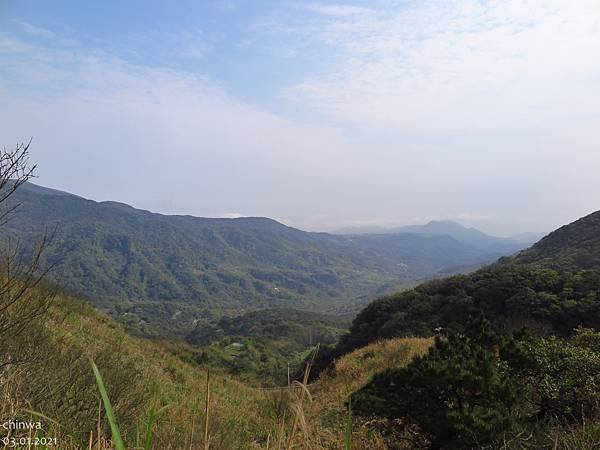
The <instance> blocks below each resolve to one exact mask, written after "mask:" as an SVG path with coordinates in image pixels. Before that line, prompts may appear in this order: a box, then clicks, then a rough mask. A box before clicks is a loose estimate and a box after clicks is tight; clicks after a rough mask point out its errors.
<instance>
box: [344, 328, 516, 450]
mask: <svg viewBox="0 0 600 450" xmlns="http://www.w3.org/2000/svg"><path fill="white" fill-rule="evenodd" d="M502 344H503V342H502V340H501V339H500V338H499V337H498V336H496V335H495V334H494V333H493V332H491V329H490V324H489V323H488V322H487V321H485V320H478V321H476V322H474V323H473V324H472V325H471V326H470V327H469V328H468V330H467V332H466V333H465V334H452V335H450V336H448V338H447V339H442V338H437V339H436V341H435V345H434V346H433V347H432V348H431V349H430V350H429V352H428V353H427V354H426V355H425V356H423V357H418V358H416V359H415V360H414V361H413V362H412V363H411V364H409V365H408V366H406V367H405V368H401V369H392V370H387V371H385V372H383V373H381V374H379V375H377V376H375V378H374V379H373V380H372V381H371V383H369V384H368V385H367V386H366V387H365V388H363V389H362V390H360V391H359V392H358V393H357V394H355V398H354V399H353V400H354V405H355V408H356V409H357V410H358V411H359V412H361V413H363V414H367V415H369V414H375V415H378V416H382V417H386V418H390V419H401V421H402V423H404V424H405V425H407V424H416V425H418V426H419V428H420V429H421V431H422V432H423V433H425V434H426V435H427V437H428V438H429V439H430V442H431V447H432V448H441V447H442V446H443V447H444V448H457V449H464V448H471V447H479V446H481V445H483V444H485V443H488V442H491V441H492V440H493V439H494V437H495V436H496V435H497V434H498V433H499V432H501V431H506V430H510V429H512V428H513V427H514V425H515V417H516V416H517V414H515V409H517V408H518V407H519V405H520V402H521V399H522V397H523V393H524V388H523V386H522V384H521V383H519V381H518V380H517V379H516V378H513V377H511V376H510V370H509V367H508V366H507V364H506V362H505V361H502V360H501V359H500V358H499V349H500V345H502Z"/></svg>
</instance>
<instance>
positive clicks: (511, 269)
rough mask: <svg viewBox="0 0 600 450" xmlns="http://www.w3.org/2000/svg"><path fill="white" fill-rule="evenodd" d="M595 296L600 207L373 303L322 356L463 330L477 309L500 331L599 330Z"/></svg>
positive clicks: (599, 289) (599, 279) (599, 274)
mask: <svg viewBox="0 0 600 450" xmlns="http://www.w3.org/2000/svg"><path fill="white" fill-rule="evenodd" d="M599 293H600V211H597V212H595V213H592V214H590V215H588V216H586V217H583V218H581V219H579V220H577V221H575V222H573V223H571V224H569V225H565V226H563V227H561V228H559V229H558V230H556V231H554V232H552V233H550V234H549V235H548V236H546V237H544V238H543V239H542V240H540V241H539V242H537V243H536V244H534V245H533V246H532V247H531V248H528V249H526V250H523V251H521V252H519V253H518V254H516V255H513V256H510V257H504V258H502V259H500V260H499V261H498V262H497V263H495V264H492V265H490V266H487V267H484V268H482V269H480V270H478V271H476V272H473V273H470V274H467V275H457V276H453V277H450V278H446V279H444V280H435V281H430V282H427V283H423V284H421V285H419V286H418V287H416V288H415V289H412V290H409V291H405V292H400V293H396V294H394V295H391V296H387V297H383V298H381V299H378V300H376V301H374V302H373V303H371V304H370V305H369V306H367V307H366V308H365V309H364V310H363V311H361V313H360V314H359V315H358V316H357V317H356V318H355V319H354V322H353V325H352V327H351V330H350V333H349V334H348V335H346V336H345V337H344V338H343V339H342V340H341V342H340V343H339V344H338V345H337V347H336V348H335V349H333V350H332V351H331V353H330V354H329V355H324V356H323V358H324V359H325V360H327V361H331V360H332V359H333V358H335V357H339V356H340V355H342V354H345V353H348V352H351V351H353V350H355V349H357V348H360V347H362V346H364V345H367V344H369V343H371V342H375V341H377V340H381V339H387V338H391V337H397V336H418V335H423V336H431V335H433V334H435V330H436V329H438V330H439V329H440V328H438V327H441V328H442V329H444V330H450V329H453V330H461V329H462V328H463V327H464V326H465V324H466V319H467V318H468V317H469V316H471V317H477V315H479V314H482V313H483V314H484V315H485V317H487V318H488V319H489V320H490V321H491V322H492V324H493V325H494V326H495V327H496V328H497V329H498V330H502V331H514V330H518V329H520V328H521V327H526V328H527V329H528V330H529V331H530V332H532V333H536V334H542V335H547V334H557V335H562V336H568V335H570V334H571V333H572V332H573V330H574V329H575V328H576V327H578V326H583V327H589V328H597V327H598V325H599V324H600V309H599V308H598V300H599V298H600V295H599ZM444 332H446V331H444ZM321 365H322V366H323V365H324V364H323V363H321Z"/></svg>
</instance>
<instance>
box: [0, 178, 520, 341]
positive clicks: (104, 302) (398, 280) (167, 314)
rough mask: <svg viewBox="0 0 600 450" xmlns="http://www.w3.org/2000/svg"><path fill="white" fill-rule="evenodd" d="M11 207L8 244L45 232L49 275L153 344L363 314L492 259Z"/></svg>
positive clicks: (251, 225) (32, 190)
mask: <svg viewBox="0 0 600 450" xmlns="http://www.w3.org/2000/svg"><path fill="white" fill-rule="evenodd" d="M13 201H15V202H18V203H21V206H20V208H19V212H18V214H15V215H14V216H13V218H12V220H11V221H10V222H9V223H8V225H7V226H6V227H4V228H3V236H4V237H8V238H11V239H13V240H18V241H20V242H21V243H22V244H24V245H29V246H31V245H32V243H33V242H35V240H36V239H37V238H39V236H40V235H41V234H42V233H43V232H44V231H45V230H49V231H50V234H52V244H51V247H50V248H49V249H48V251H47V253H46V263H47V264H53V265H55V268H54V270H53V272H52V273H51V276H52V277H53V279H54V280H56V281H58V282H59V283H60V285H61V286H64V287H65V288H67V289H69V290H70V291H71V292H75V293H80V294H84V295H86V296H88V297H89V298H91V299H92V301H93V302H94V304H95V305H97V306H99V307H101V308H102V309H103V310H105V311H108V312H109V313H111V314H112V315H113V316H114V317H117V318H119V320H120V321H122V322H124V323H127V325H128V326H129V327H130V329H133V330H136V331H137V332H138V333H141V334H144V335H150V336H183V335H185V334H187V333H188V332H189V331H191V330H192V329H193V328H194V324H195V323H196V322H197V321H198V320H208V321H211V322H214V321H215V320H218V318H219V317H221V316H223V315H237V314H239V313H241V312H244V311H250V310H256V309H262V308H273V307H293V308H297V309H298V308H300V309H311V310H315V311H321V312H336V313H337V312H345V313H349V312H353V311H354V312H355V311H357V310H359V309H360V307H361V306H363V305H364V304H366V303H367V302H368V301H369V300H370V299H373V298H374V297H375V296H376V293H377V292H378V290H380V289H382V288H383V289H385V286H387V285H390V284H393V285H395V286H397V285H399V284H400V285H401V284H404V283H409V282H412V281H414V280H418V279H423V278H429V277H432V276H438V275H439V273H440V271H442V272H444V273H445V272H447V268H449V267H454V268H456V269H454V270H456V271H460V270H461V269H460V268H461V267H467V266H472V265H481V264H483V263H485V262H488V261H490V258H491V256H490V255H489V253H487V251H486V252H482V251H481V249H478V248H476V247H473V246H470V245H466V244H464V243H461V242H459V241H457V240H456V239H453V238H452V237H449V236H437V235H436V236H429V235H415V234H407V233H404V234H395V235H367V236H334V235H329V234H325V233H307V232H304V231H301V230H297V229H294V228H290V227H287V226H285V225H282V224H280V223H278V222H276V221H274V220H271V219H266V218H239V219H208V218H198V217H191V216H165V215H160V214H155V213H151V212H148V211H143V210H138V209H135V208H132V207H130V206H128V205H125V204H122V203H116V202H95V201H91V200H86V199H84V198H81V197H78V196H76V195H71V194H68V193H64V192H60V191H56V190H52V189H47V188H44V187H41V186H36V185H33V184H31V183H28V184H26V185H24V186H22V187H21V188H20V189H19V190H18V191H17V192H16V193H15V196H14V198H13ZM512 250H514V249H511V251H512ZM496 256H497V255H494V257H496Z"/></svg>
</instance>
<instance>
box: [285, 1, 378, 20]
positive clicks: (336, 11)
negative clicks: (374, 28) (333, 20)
mask: <svg viewBox="0 0 600 450" xmlns="http://www.w3.org/2000/svg"><path fill="white" fill-rule="evenodd" d="M296 6H297V7H298V8H301V9H304V10H306V11H310V12H312V13H316V14H321V15H324V16H332V17H344V16H356V15H359V14H362V15H364V14H372V13H373V10H372V9H370V8H365V7H361V6H354V5H345V4H341V3H337V4H320V3H298V4H297V5H296Z"/></svg>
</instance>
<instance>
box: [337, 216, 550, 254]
mask: <svg viewBox="0 0 600 450" xmlns="http://www.w3.org/2000/svg"><path fill="white" fill-rule="evenodd" d="M334 233H335V234H397V233H410V234H419V235H428V236H439V235H447V236H451V237H453V238H454V239H456V240H458V241H460V242H464V243H467V244H470V245H474V246H476V247H479V248H482V249H485V248H487V249H490V250H492V251H499V250H500V249H503V248H506V249H512V248H514V247H515V246H518V244H533V243H534V242H537V241H539V240H540V239H541V238H542V237H544V236H545V235H546V234H547V233H520V234H518V235H514V236H511V237H496V236H490V235H488V234H485V233H483V232H481V231H479V230H477V229H476V228H467V227H464V226H462V225H461V224H459V223H457V222H454V221H452V220H432V221H430V222H429V223H426V224H424V225H406V226H398V227H379V226H356V227H344V228H340V229H338V230H335V231H334Z"/></svg>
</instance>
